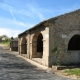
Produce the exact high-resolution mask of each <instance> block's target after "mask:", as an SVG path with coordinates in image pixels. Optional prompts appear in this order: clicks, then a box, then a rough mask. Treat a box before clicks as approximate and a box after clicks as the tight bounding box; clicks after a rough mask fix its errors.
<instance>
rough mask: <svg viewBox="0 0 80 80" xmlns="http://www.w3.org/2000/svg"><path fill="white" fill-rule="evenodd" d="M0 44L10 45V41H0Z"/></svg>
mask: <svg viewBox="0 0 80 80" xmlns="http://www.w3.org/2000/svg"><path fill="white" fill-rule="evenodd" d="M0 44H3V45H6V46H9V45H10V41H6V42H0Z"/></svg>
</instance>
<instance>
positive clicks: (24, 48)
mask: <svg viewBox="0 0 80 80" xmlns="http://www.w3.org/2000/svg"><path fill="white" fill-rule="evenodd" d="M21 54H27V40H26V38H23V39H22V43H21Z"/></svg>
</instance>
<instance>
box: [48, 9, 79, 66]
mask: <svg viewBox="0 0 80 80" xmlns="http://www.w3.org/2000/svg"><path fill="white" fill-rule="evenodd" d="M48 23H49V24H51V25H50V26H49V53H50V56H49V63H50V65H52V64H55V60H56V59H55V55H54V53H53V54H52V52H51V49H52V47H55V46H57V47H58V48H61V53H62V54H61V55H60V63H61V64H71V63H78V62H80V57H78V56H80V51H79V50H76V51H70V50H68V43H69V41H70V39H71V38H72V37H73V36H74V35H80V10H77V11H74V12H71V13H67V14H64V15H61V16H58V17H55V18H52V19H50V20H49V21H48Z"/></svg>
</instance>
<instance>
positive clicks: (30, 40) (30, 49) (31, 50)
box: [18, 25, 49, 66]
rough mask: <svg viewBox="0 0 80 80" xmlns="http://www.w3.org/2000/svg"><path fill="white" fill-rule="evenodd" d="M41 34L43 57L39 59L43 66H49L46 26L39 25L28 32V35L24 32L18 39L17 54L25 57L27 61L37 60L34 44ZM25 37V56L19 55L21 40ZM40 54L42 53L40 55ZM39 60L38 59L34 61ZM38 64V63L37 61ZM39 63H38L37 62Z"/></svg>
mask: <svg viewBox="0 0 80 80" xmlns="http://www.w3.org/2000/svg"><path fill="white" fill-rule="evenodd" d="M40 33H41V34H42V36H43V40H42V41H43V56H42V58H41V64H42V65H45V66H49V62H48V61H49V60H48V57H49V28H48V26H46V27H45V26H44V25H40V26H38V27H37V28H35V29H32V30H30V31H29V32H28V33H27V32H26V33H25V34H23V35H22V36H20V37H19V38H18V40H19V44H20V45H19V53H20V55H22V56H25V57H27V58H29V59H32V60H33V58H38V57H36V54H38V52H36V51H37V50H36V48H37V46H36V44H37V38H38V35H39V34H40ZM24 37H26V39H27V54H25V55H24V54H21V43H22V39H23V38H24ZM41 54H42V53H41ZM38 56H39V55H38ZM36 60H39V59H36ZM37 62H38V61H37ZM39 62H40V61H39Z"/></svg>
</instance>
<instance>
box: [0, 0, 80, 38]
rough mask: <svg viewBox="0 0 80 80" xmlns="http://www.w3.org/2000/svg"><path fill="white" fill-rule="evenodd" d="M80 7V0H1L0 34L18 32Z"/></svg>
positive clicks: (10, 35)
mask: <svg viewBox="0 0 80 80" xmlns="http://www.w3.org/2000/svg"><path fill="white" fill-rule="evenodd" d="M79 8H80V0H0V35H7V36H8V37H17V36H18V34H20V33H22V32H24V31H25V30H27V29H29V28H31V27H34V26H35V25H36V24H38V23H40V22H42V21H44V20H47V19H49V18H52V17H55V16H58V15H61V14H65V13H68V12H71V11H74V10H77V9H79Z"/></svg>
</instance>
